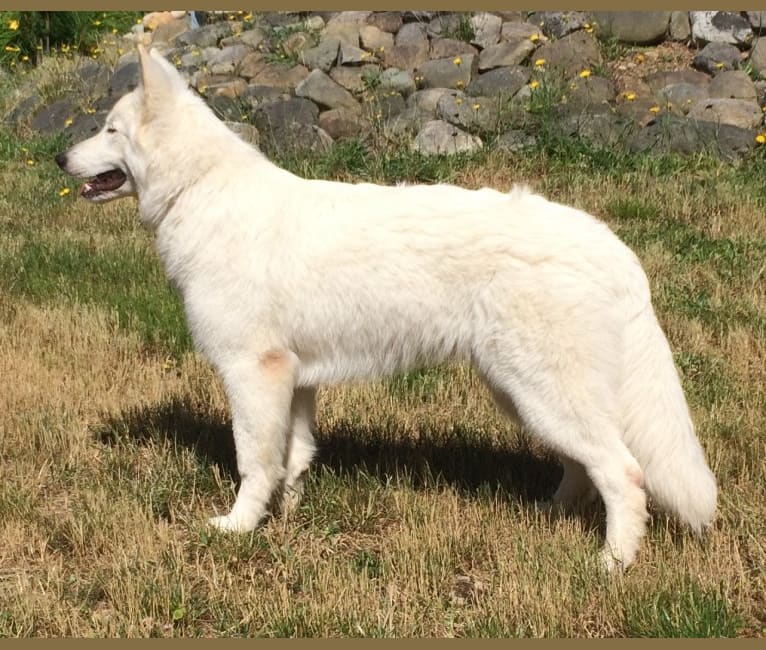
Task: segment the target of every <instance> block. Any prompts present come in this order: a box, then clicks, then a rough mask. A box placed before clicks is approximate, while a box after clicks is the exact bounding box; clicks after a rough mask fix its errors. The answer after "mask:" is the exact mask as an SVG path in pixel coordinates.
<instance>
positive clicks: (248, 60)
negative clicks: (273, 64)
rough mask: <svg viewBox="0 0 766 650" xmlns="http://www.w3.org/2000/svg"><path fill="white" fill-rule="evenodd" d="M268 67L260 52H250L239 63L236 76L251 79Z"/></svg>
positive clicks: (264, 57) (264, 56) (263, 55)
mask: <svg viewBox="0 0 766 650" xmlns="http://www.w3.org/2000/svg"><path fill="white" fill-rule="evenodd" d="M267 65H268V61H267V59H266V55H265V54H263V53H262V52H250V53H249V54H247V56H245V57H244V58H243V59H242V60H241V61H240V62H239V68H238V69H237V74H238V75H239V76H240V77H244V78H245V79H252V78H253V77H255V76H256V75H257V74H258V73H259V72H261V71H262V70H263V69H264V68H265V67H266V66H267Z"/></svg>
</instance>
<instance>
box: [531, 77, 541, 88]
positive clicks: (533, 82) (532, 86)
mask: <svg viewBox="0 0 766 650" xmlns="http://www.w3.org/2000/svg"><path fill="white" fill-rule="evenodd" d="M539 86H540V82H539V81H538V80H537V79H535V80H534V81H530V82H529V87H530V88H531V89H532V90H534V89H535V88H538V87H539Z"/></svg>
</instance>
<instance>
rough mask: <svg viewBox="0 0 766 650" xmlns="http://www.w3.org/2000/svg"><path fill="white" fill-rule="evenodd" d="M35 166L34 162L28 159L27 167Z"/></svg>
mask: <svg viewBox="0 0 766 650" xmlns="http://www.w3.org/2000/svg"><path fill="white" fill-rule="evenodd" d="M34 164H35V161H34V160H32V159H31V158H27V165H29V166H30V167H31V166H32V165H34Z"/></svg>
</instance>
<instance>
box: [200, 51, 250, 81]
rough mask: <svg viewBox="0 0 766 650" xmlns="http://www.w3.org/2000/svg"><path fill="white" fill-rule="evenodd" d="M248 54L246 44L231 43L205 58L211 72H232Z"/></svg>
mask: <svg viewBox="0 0 766 650" xmlns="http://www.w3.org/2000/svg"><path fill="white" fill-rule="evenodd" d="M248 54H250V48H249V47H247V46H246V45H232V46H230V47H227V48H224V49H222V50H218V52H217V53H216V54H214V55H213V56H211V57H210V58H209V59H208V60H207V65H208V68H209V69H210V73H211V74H233V73H234V71H235V70H236V69H237V66H238V65H239V64H240V62H241V61H242V60H243V59H244V58H245V56H247V55H248Z"/></svg>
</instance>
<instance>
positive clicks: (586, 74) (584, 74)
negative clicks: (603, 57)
mask: <svg viewBox="0 0 766 650" xmlns="http://www.w3.org/2000/svg"><path fill="white" fill-rule="evenodd" d="M590 74H591V73H590V70H583V71H582V72H581V73H580V77H581V78H582V79H587V78H588V77H590Z"/></svg>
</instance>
